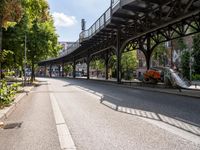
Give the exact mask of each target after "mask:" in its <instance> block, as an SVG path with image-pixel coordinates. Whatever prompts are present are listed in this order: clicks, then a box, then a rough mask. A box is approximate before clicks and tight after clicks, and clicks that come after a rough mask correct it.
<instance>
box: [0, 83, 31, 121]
mask: <svg viewBox="0 0 200 150" xmlns="http://www.w3.org/2000/svg"><path fill="white" fill-rule="evenodd" d="M33 88H34V85H32V86H26V87H22V88H21V89H20V91H22V92H20V93H17V94H16V95H15V98H14V99H15V100H14V102H12V103H11V105H10V106H9V107H5V108H3V109H0V123H1V121H4V120H5V119H6V118H8V116H9V115H10V114H11V113H12V112H13V111H14V110H15V109H16V107H17V106H18V104H19V103H20V101H21V100H22V98H23V97H24V96H26V95H27V94H28V93H29V92H30V91H31V90H32V89H33Z"/></svg>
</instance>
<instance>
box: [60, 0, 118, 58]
mask: <svg viewBox="0 0 200 150" xmlns="http://www.w3.org/2000/svg"><path fill="white" fill-rule="evenodd" d="M120 2H121V0H111V6H110V7H109V8H108V9H107V10H106V11H105V12H104V13H103V15H101V16H100V18H99V19H98V20H97V21H96V22H95V23H94V24H93V25H92V26H91V27H90V28H89V29H88V30H85V31H82V32H81V33H80V34H79V40H78V41H76V42H75V43H74V44H72V45H71V46H70V47H69V48H68V49H67V50H66V53H64V54H63V55H68V54H70V53H71V52H73V51H74V50H76V49H77V48H78V47H79V46H80V45H81V44H80V43H81V42H83V41H86V40H88V39H90V38H91V37H92V36H94V35H95V34H96V33H97V32H99V31H100V30H101V29H103V28H104V27H105V26H106V25H107V24H108V23H109V21H110V19H111V16H112V12H113V11H112V10H113V9H114V8H115V7H116V6H117V5H118V4H120Z"/></svg>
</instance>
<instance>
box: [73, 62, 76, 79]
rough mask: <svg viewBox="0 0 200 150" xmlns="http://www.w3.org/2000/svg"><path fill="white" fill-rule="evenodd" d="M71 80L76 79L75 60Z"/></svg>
mask: <svg viewBox="0 0 200 150" xmlns="http://www.w3.org/2000/svg"><path fill="white" fill-rule="evenodd" d="M73 78H76V60H75V59H74V61H73Z"/></svg>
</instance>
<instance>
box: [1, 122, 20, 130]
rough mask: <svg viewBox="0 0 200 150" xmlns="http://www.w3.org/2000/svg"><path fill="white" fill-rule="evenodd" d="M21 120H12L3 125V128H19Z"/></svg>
mask: <svg viewBox="0 0 200 150" xmlns="http://www.w3.org/2000/svg"><path fill="white" fill-rule="evenodd" d="M21 125H22V122H13V123H6V124H4V126H3V129H16V128H21Z"/></svg>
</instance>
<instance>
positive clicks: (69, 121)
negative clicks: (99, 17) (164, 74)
mask: <svg viewBox="0 0 200 150" xmlns="http://www.w3.org/2000/svg"><path fill="white" fill-rule="evenodd" d="M39 80H40V85H39V86H38V87H36V88H34V90H32V91H31V93H29V95H28V96H27V97H25V98H24V99H23V100H22V101H21V104H20V105H19V107H18V108H17V109H16V110H15V111H14V112H13V113H12V114H11V115H10V117H9V118H8V119H7V120H6V122H8V123H9V122H21V121H22V122H23V123H22V126H21V127H20V128H15V129H7V130H3V129H0V149H1V150H57V149H58V150H59V149H64V147H65V144H69V145H71V144H72V145H73V142H74V144H75V147H76V149H78V150H116V149H117V150H172V149H176V150H188V149H190V150H199V149H200V117H199V114H200V100H199V99H195V98H190V97H182V96H175V95H169V94H164V93H157V92H149V91H144V90H138V89H137V90H136V89H130V88H125V87H119V86H117V85H113V84H104V83H102V82H97V81H87V80H73V79H48V78H39ZM62 125H64V127H66V128H67V129H66V132H67V134H63V132H65V129H64V130H60V129H59V127H61V126H62ZM68 130H69V131H68ZM62 131H63V132H62ZM68 132H69V133H68ZM65 135H66V136H67V138H65ZM70 138H72V139H73V142H68V143H67V142H66V143H65V142H63V141H64V140H65V141H69V139H70ZM73 148H74V147H73ZM68 149H70V147H68ZM71 149H72V147H71Z"/></svg>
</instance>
